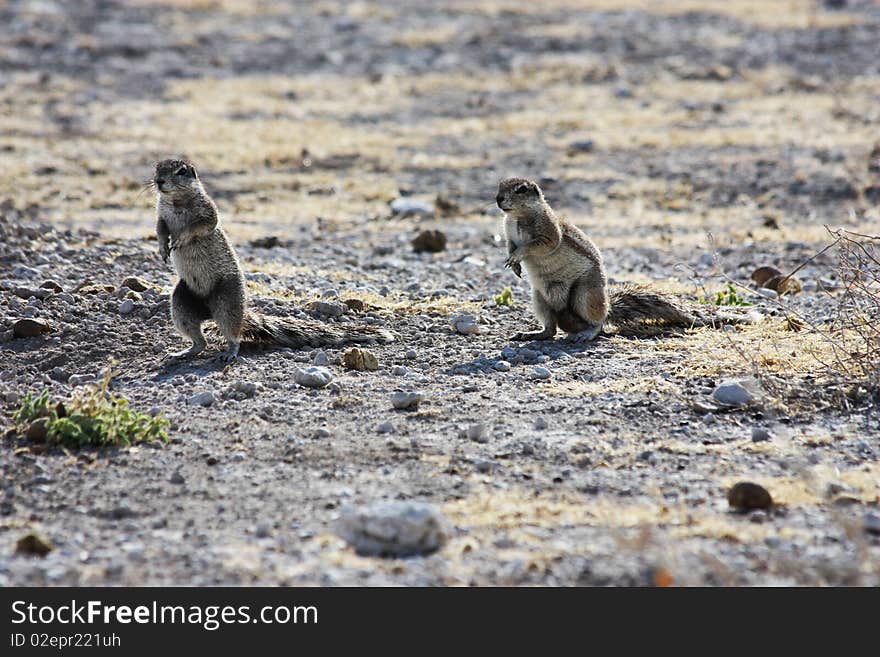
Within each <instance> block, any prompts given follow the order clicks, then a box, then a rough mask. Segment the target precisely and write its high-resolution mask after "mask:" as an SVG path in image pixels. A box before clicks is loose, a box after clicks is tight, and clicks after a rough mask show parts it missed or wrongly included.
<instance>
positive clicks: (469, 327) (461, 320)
mask: <svg viewBox="0 0 880 657" xmlns="http://www.w3.org/2000/svg"><path fill="white" fill-rule="evenodd" d="M450 324H451V326H452V328H454V329H455V330H456V332H458V333H461V334H462V335H477V334H478V333H479V332H480V327H479V325H478V324H477V318H476V316H474V315H473V314H472V313H460V314H458V315H455V316H454V317H453V318H452V321H451V322H450Z"/></svg>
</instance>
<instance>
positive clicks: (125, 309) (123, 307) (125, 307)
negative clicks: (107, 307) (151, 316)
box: [119, 299, 134, 315]
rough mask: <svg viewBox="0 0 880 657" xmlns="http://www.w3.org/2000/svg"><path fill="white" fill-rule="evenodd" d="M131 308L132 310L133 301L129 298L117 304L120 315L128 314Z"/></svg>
mask: <svg viewBox="0 0 880 657" xmlns="http://www.w3.org/2000/svg"><path fill="white" fill-rule="evenodd" d="M132 310H134V301H132V300H131V299H125V300H123V301H122V303H120V304H119V314H120V315H128V314H129V313H131V311H132Z"/></svg>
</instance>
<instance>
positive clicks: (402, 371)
mask: <svg viewBox="0 0 880 657" xmlns="http://www.w3.org/2000/svg"><path fill="white" fill-rule="evenodd" d="M408 372H409V370H408V369H406V368H405V367H404V366H403V365H395V366H394V367H392V368H391V373H392V374H393V375H394V376H406V375H407V373H408Z"/></svg>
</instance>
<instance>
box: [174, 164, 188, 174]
mask: <svg viewBox="0 0 880 657" xmlns="http://www.w3.org/2000/svg"><path fill="white" fill-rule="evenodd" d="M188 173H189V171H188V170H187V168H186V166H182V167H180V168H179V169H178V170H177V171H175V172H174V175H175V176H185V175H187V174H188Z"/></svg>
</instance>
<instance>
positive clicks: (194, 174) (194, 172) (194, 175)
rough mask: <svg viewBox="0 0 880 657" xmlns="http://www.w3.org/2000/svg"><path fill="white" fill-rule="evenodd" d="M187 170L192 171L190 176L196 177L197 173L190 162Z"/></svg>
mask: <svg viewBox="0 0 880 657" xmlns="http://www.w3.org/2000/svg"><path fill="white" fill-rule="evenodd" d="M189 170H190V173H192V177H193V178H196V179H198V177H199V174H197V173H196V168H195V167H194V166H193V165H192V164H190V165H189Z"/></svg>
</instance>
